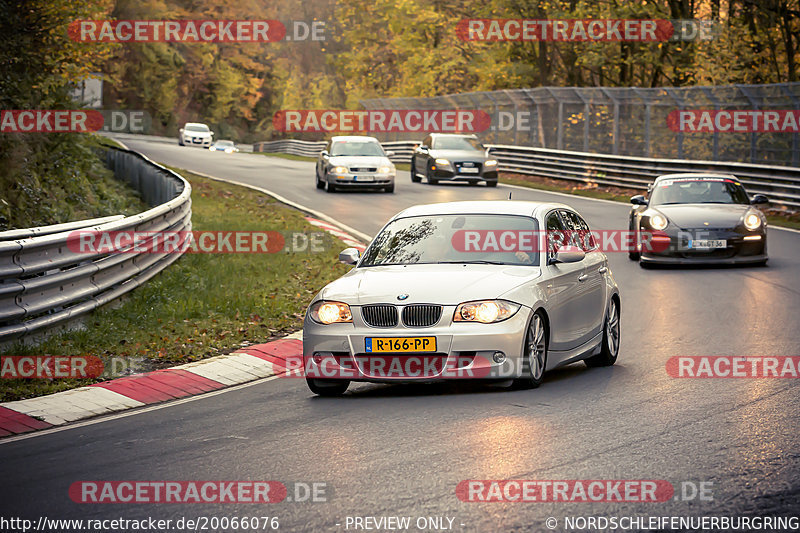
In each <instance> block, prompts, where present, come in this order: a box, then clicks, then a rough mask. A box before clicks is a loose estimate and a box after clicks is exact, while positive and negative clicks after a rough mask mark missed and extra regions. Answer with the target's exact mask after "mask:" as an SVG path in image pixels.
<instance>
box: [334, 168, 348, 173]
mask: <svg viewBox="0 0 800 533" xmlns="http://www.w3.org/2000/svg"><path fill="white" fill-rule="evenodd" d="M333 173H334V174H345V173H347V167H333Z"/></svg>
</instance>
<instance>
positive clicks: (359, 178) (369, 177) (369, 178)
mask: <svg viewBox="0 0 800 533" xmlns="http://www.w3.org/2000/svg"><path fill="white" fill-rule="evenodd" d="M353 179H354V180H356V181H375V176H356V177H354V178H353Z"/></svg>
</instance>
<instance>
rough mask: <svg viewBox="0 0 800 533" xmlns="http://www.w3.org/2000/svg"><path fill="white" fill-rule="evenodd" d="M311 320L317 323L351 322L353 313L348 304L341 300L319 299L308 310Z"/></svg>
mask: <svg viewBox="0 0 800 533" xmlns="http://www.w3.org/2000/svg"><path fill="white" fill-rule="evenodd" d="M308 312H309V314H310V315H311V320H313V321H314V322H317V323H319V324H334V323H336V322H352V321H353V314H352V313H351V312H350V306H349V305H347V304H346V303H342V302H326V301H324V300H320V301H319V302H316V303H314V304H313V305H312V306H311V308H310V309H309V310H308Z"/></svg>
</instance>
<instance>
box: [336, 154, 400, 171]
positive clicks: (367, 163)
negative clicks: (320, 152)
mask: <svg viewBox="0 0 800 533" xmlns="http://www.w3.org/2000/svg"><path fill="white" fill-rule="evenodd" d="M329 161H330V164H331V165H333V166H337V167H338V166H343V167H348V168H349V167H384V166H391V164H392V162H391V161H389V158H388V157H383V156H379V155H375V156H373V155H368V156H366V155H337V156H333V157H331V158H330V159H329Z"/></svg>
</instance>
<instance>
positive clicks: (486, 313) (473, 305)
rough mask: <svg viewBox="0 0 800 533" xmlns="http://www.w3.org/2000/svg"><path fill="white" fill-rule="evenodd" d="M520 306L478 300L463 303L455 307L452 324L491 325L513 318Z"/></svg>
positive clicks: (501, 301)
mask: <svg viewBox="0 0 800 533" xmlns="http://www.w3.org/2000/svg"><path fill="white" fill-rule="evenodd" d="M520 307H521V306H520V305H519V304H515V303H513V302H507V301H505V300H480V301H477V302H465V303H463V304H460V305H459V306H458V307H456V312H455V315H454V316H453V321H454V322H480V323H482V324H492V323H494V322H502V321H503V320H506V319H508V318H511V317H512V316H514V313H516V312H517V311H519V308H520Z"/></svg>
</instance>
